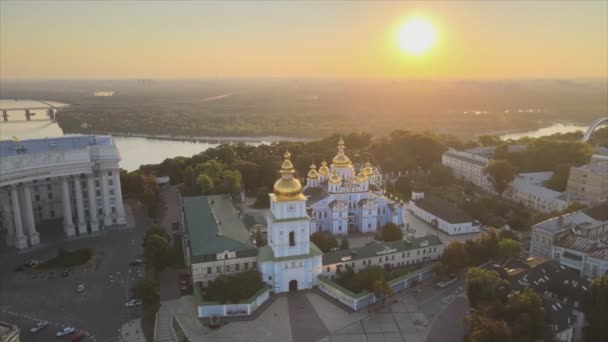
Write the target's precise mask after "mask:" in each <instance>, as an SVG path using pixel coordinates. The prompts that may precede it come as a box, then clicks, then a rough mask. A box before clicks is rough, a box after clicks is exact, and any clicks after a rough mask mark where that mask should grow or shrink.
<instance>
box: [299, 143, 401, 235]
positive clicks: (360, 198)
mask: <svg viewBox="0 0 608 342" xmlns="http://www.w3.org/2000/svg"><path fill="white" fill-rule="evenodd" d="M344 150H345V146H344V141H343V140H342V139H340V141H339V143H338V154H337V155H336V156H335V157H334V158H333V160H332V164H331V165H330V166H329V167H328V166H327V163H326V162H325V161H323V163H322V164H321V167H320V168H319V169H318V170H317V169H316V166H315V165H314V164H313V165H311V166H310V171H309V172H308V176H307V178H306V187H305V188H304V190H303V194H304V195H305V196H306V198H307V199H306V207H307V210H308V214H309V216H310V217H311V220H310V232H311V234H312V233H315V232H318V231H328V232H330V233H332V234H334V235H342V234H347V233H349V232H362V233H370V232H375V231H376V230H377V229H378V228H380V227H382V226H383V225H385V224H387V223H389V222H392V223H394V224H396V225H399V226H401V225H403V224H404V219H405V216H404V215H405V208H404V205H403V203H402V202H397V201H393V200H392V199H390V198H388V197H386V196H385V195H384V191H383V190H382V188H381V187H382V185H383V180H382V175H381V174H380V171H379V170H378V169H377V168H375V167H373V166H372V165H371V164H370V163H369V162H367V163H365V165H364V166H362V167H361V168H360V169H359V170H358V172H356V171H355V167H354V166H353V164H352V162H351V160H350V159H349V158H348V157H347V156H346V154H345V153H344Z"/></svg>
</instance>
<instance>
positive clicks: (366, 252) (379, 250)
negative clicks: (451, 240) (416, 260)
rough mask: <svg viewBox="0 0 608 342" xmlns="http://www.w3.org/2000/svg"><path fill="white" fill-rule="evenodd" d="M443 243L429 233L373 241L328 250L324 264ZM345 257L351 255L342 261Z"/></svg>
mask: <svg viewBox="0 0 608 342" xmlns="http://www.w3.org/2000/svg"><path fill="white" fill-rule="evenodd" d="M425 242H427V243H428V245H426V246H425V247H422V244H424V243H425ZM441 244H442V242H441V240H440V239H439V238H438V237H437V236H435V235H427V236H423V237H419V238H414V239H409V240H398V241H390V242H382V241H371V242H369V243H368V244H366V245H365V246H363V247H359V248H351V249H343V250H338V251H332V252H327V253H325V254H323V265H333V264H337V263H340V262H351V261H355V260H361V259H368V258H373V257H379V256H384V255H388V254H391V253H398V252H404V251H408V250H413V249H418V248H426V247H434V246H439V245H441ZM391 251H392V252H391ZM344 257H350V259H349V260H347V261H342V258H344Z"/></svg>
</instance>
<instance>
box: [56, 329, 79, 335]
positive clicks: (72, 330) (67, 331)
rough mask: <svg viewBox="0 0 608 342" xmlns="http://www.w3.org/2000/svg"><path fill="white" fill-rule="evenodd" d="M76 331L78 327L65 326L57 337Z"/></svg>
mask: <svg viewBox="0 0 608 342" xmlns="http://www.w3.org/2000/svg"><path fill="white" fill-rule="evenodd" d="M75 332H76V328H73V327H65V328H63V330H59V331H58V332H57V333H56V334H55V336H57V337H62V336H66V335H70V334H73V333H75Z"/></svg>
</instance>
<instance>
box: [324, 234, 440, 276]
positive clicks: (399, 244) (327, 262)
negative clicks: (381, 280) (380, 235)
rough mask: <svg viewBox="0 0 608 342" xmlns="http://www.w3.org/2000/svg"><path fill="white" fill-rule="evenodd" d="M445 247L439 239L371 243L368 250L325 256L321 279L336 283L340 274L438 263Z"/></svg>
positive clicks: (328, 253)
mask: <svg viewBox="0 0 608 342" xmlns="http://www.w3.org/2000/svg"><path fill="white" fill-rule="evenodd" d="M444 248H445V245H444V244H443V242H441V240H440V239H439V238H438V237H437V236H435V235H428V236H424V237H419V238H414V239H406V240H399V241H390V242H382V241H375V240H374V241H371V242H369V243H368V244H366V245H365V246H362V247H359V248H351V249H345V250H337V251H331V252H327V253H324V254H323V269H322V271H321V275H323V276H326V277H328V278H331V279H334V278H335V276H336V273H338V272H341V271H345V270H347V269H352V270H353V271H355V272H359V271H361V270H363V269H364V268H366V267H369V266H382V267H385V268H389V269H390V268H399V267H407V266H413V265H417V264H421V263H425V262H429V261H433V260H438V259H439V258H440V257H441V254H442V253H443V249H444Z"/></svg>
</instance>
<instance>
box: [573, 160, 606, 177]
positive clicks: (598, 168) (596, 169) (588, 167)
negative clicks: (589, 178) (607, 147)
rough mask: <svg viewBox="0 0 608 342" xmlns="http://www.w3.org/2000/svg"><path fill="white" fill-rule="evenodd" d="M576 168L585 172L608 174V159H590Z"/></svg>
mask: <svg viewBox="0 0 608 342" xmlns="http://www.w3.org/2000/svg"><path fill="white" fill-rule="evenodd" d="M577 169H579V170H581V171H585V172H591V173H599V174H602V175H604V176H608V160H603V161H592V162H590V163H588V164H585V165H582V166H579V167H577Z"/></svg>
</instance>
